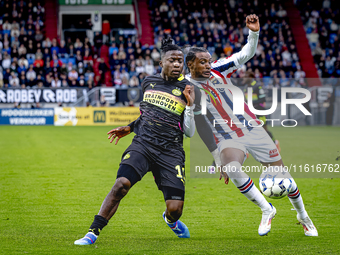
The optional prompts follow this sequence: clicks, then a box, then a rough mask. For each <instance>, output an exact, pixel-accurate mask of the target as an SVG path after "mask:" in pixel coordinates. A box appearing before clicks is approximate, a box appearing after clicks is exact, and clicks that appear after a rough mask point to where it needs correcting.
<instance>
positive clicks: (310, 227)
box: [296, 214, 318, 236]
mask: <svg viewBox="0 0 340 255" xmlns="http://www.w3.org/2000/svg"><path fill="white" fill-rule="evenodd" d="M296 218H297V219H298V221H299V222H300V224H301V225H302V226H303V230H304V231H305V235H306V236H318V231H317V230H316V227H315V226H314V224H313V221H312V220H311V219H310V218H309V216H307V217H306V218H304V219H301V218H300V215H299V214H298V215H297V216H296Z"/></svg>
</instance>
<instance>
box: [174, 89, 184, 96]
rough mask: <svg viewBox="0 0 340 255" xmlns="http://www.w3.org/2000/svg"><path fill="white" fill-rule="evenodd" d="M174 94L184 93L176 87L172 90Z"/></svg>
mask: <svg viewBox="0 0 340 255" xmlns="http://www.w3.org/2000/svg"><path fill="white" fill-rule="evenodd" d="M172 94H174V95H175V96H180V95H182V92H181V91H180V90H179V89H178V88H175V89H173V90H172Z"/></svg>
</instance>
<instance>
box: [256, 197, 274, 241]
mask: <svg viewBox="0 0 340 255" xmlns="http://www.w3.org/2000/svg"><path fill="white" fill-rule="evenodd" d="M269 204H270V206H271V207H272V210H269V211H263V212H262V220H261V223H260V226H259V235H260V236H265V235H267V234H268V233H269V232H270V229H271V227H272V219H274V217H275V214H276V208H275V207H274V206H273V205H272V204H271V203H269Z"/></svg>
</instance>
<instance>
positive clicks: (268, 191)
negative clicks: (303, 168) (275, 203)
mask: <svg viewBox="0 0 340 255" xmlns="http://www.w3.org/2000/svg"><path fill="white" fill-rule="evenodd" d="M291 189H292V180H291V179H290V178H280V177H277V176H276V175H272V174H262V175H261V176H260V190H261V193H262V194H264V195H266V196H267V197H269V198H274V199H279V198H283V197H284V196H286V195H287V194H288V193H289V192H290V191H291Z"/></svg>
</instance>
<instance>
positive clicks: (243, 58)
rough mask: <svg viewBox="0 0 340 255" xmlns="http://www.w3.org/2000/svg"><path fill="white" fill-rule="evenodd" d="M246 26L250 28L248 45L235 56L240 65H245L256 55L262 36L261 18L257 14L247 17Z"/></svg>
mask: <svg viewBox="0 0 340 255" xmlns="http://www.w3.org/2000/svg"><path fill="white" fill-rule="evenodd" d="M246 26H247V28H249V35H248V39H247V43H246V45H244V47H243V48H242V50H241V51H240V52H238V53H236V54H235V55H236V58H237V61H238V64H239V65H243V64H244V63H246V62H247V61H248V60H249V59H251V58H252V57H254V55H255V52H256V48H257V43H258V41H259V34H260V20H259V17H258V16H257V15H255V14H250V15H248V16H247V17H246Z"/></svg>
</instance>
